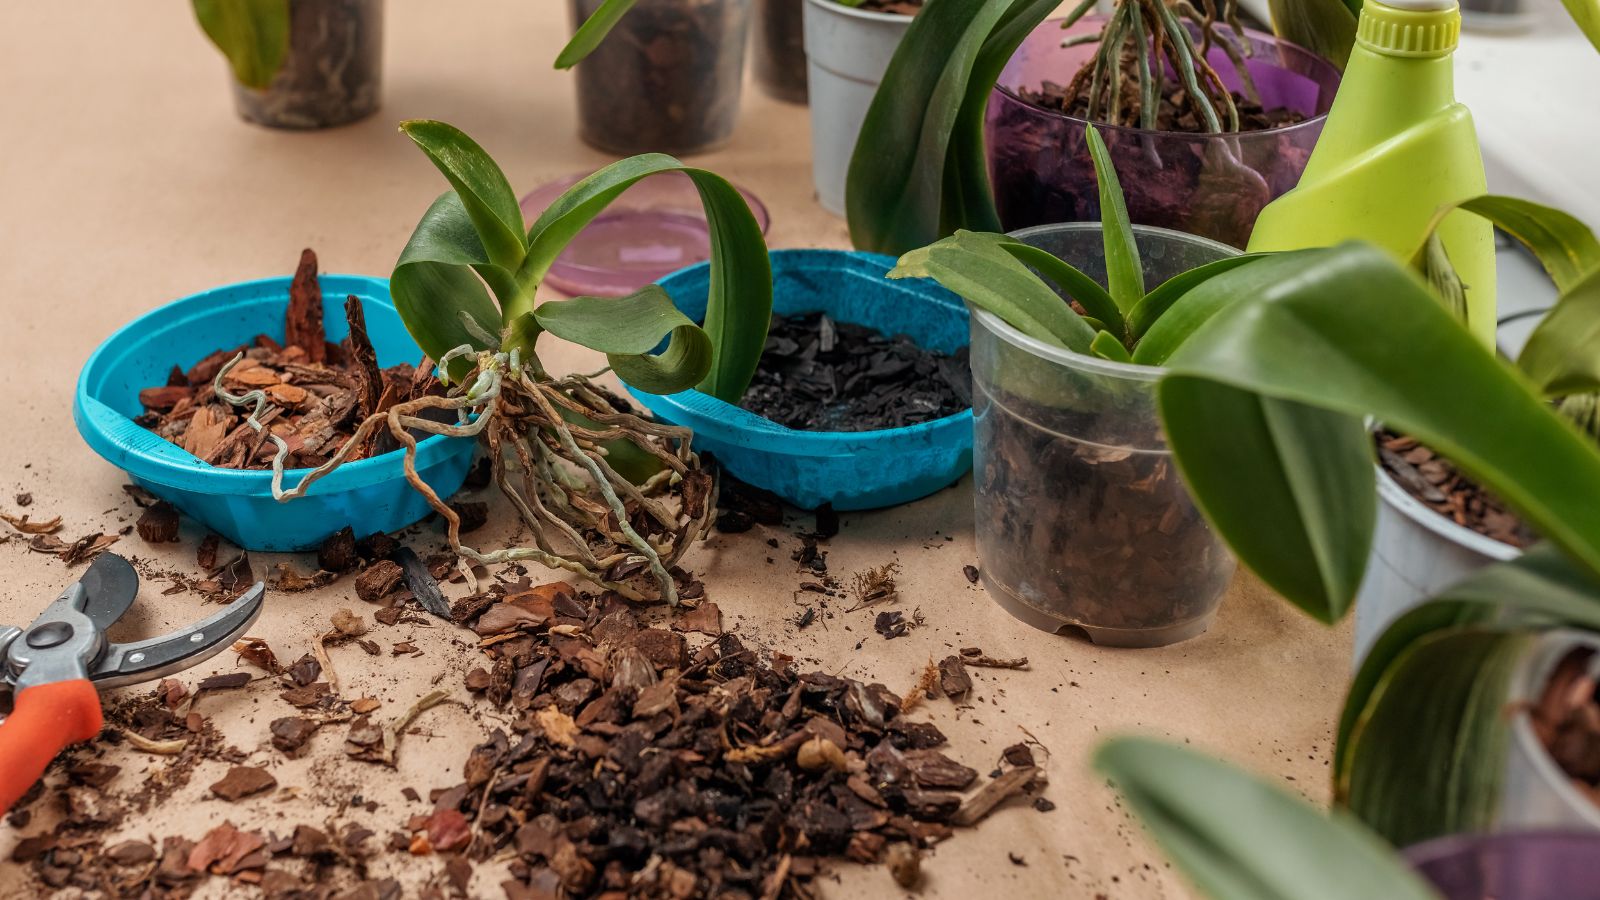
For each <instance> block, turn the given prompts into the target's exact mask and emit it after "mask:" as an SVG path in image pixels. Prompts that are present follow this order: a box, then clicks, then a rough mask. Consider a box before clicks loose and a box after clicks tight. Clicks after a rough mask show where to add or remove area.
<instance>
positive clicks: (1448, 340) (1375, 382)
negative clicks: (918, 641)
mask: <svg viewBox="0 0 1600 900" xmlns="http://www.w3.org/2000/svg"><path fill="white" fill-rule="evenodd" d="M1264 273H1267V274H1273V275H1275V276H1276V278H1275V279H1267V283H1265V284H1262V276H1263V274H1264ZM1230 290H1235V291H1238V292H1239V299H1237V300H1236V301H1235V302H1233V303H1230V304H1229V305H1227V306H1225V307H1224V308H1223V309H1221V310H1220V311H1218V312H1217V313H1216V314H1215V315H1213V316H1212V317H1211V318H1210V320H1209V321H1208V322H1206V323H1205V324H1204V325H1202V326H1201V327H1200V328H1199V329H1198V330H1197V331H1195V333H1194V334H1193V335H1192V336H1191V337H1190V338H1189V340H1187V341H1185V342H1184V343H1183V345H1182V347H1181V348H1180V349H1179V350H1178V352H1177V353H1175V354H1173V356H1172V357H1171V358H1170V359H1169V360H1168V362H1167V368H1168V371H1169V372H1171V373H1172V376H1174V377H1171V378H1168V379H1166V380H1164V381H1163V383H1162V384H1161V386H1160V388H1159V393H1160V407H1161V412H1162V416H1163V422H1164V424H1165V425H1166V428H1167V436H1168V439H1169V441H1170V443H1171V445H1172V448H1173V451H1174V453H1175V454H1176V456H1177V458H1178V461H1179V464H1180V466H1181V467H1182V469H1183V473H1184V477H1185V480H1186V482H1187V483H1188V485H1189V487H1190V489H1191V491H1192V492H1193V493H1194V495H1195V497H1196V500H1197V502H1198V503H1199V505H1200V507H1201V508H1202V509H1204V510H1206V511H1207V513H1208V514H1215V513H1216V511H1217V510H1221V509H1225V508H1228V507H1229V506H1238V505H1239V504H1240V503H1241V501H1240V499H1239V497H1238V496H1230V495H1229V492H1237V491H1240V490H1243V489H1245V487H1247V486H1248V479H1249V473H1248V472H1244V473H1229V472H1225V471H1222V467H1224V466H1226V467H1229V468H1235V467H1238V468H1243V467H1240V465H1239V463H1238V462H1237V461H1234V460H1223V459H1220V458H1218V457H1217V456H1216V455H1215V454H1214V453H1212V452H1194V453H1191V441H1196V442H1198V445H1197V446H1198V447H1199V449H1200V451H1210V450H1211V449H1212V448H1211V447H1210V444H1212V443H1214V442H1215V440H1216V439H1215V438H1214V437H1207V436H1206V435H1205V434H1204V433H1203V432H1204V431H1206V430H1208V429H1216V430H1222V429H1218V428H1217V425H1216V424H1215V423H1214V422H1204V423H1202V422H1199V421H1198V420H1197V418H1196V417H1197V416H1198V415H1199V413H1197V412H1196V411H1195V410H1194V409H1192V408H1191V406H1192V405H1195V404H1197V403H1198V401H1197V399H1196V396H1195V395H1196V393H1197V392H1198V391H1197V389H1196V388H1195V386H1194V382H1197V381H1199V382H1215V383H1218V384H1222V385H1227V386H1230V387H1233V388H1236V389H1238V390H1241V391H1247V392H1252V393H1256V394H1260V395H1262V396H1264V397H1269V398H1273V399H1276V400H1284V401H1292V402H1295V403H1301V404H1306V405H1309V406H1316V407H1319V408H1322V409H1325V410H1328V411H1329V412H1334V413H1341V414H1343V415H1344V416H1346V417H1350V418H1356V417H1363V416H1369V415H1370V416H1373V417H1375V418H1376V419H1377V420H1379V421H1381V422H1383V423H1385V424H1386V425H1387V426H1389V427H1391V428H1393V429H1395V430H1397V431H1400V432H1402V433H1404V434H1408V435H1410V436H1412V437H1414V438H1416V439H1417V440H1419V441H1421V442H1422V443H1423V444H1425V445H1427V446H1429V447H1431V448H1432V449H1433V450H1435V451H1436V452H1438V453H1439V454H1441V455H1442V456H1444V457H1446V458H1448V459H1450V460H1451V461H1453V462H1454V463H1455V464H1456V465H1457V466H1458V467H1459V468H1460V469H1461V470H1462V471H1463V472H1464V473H1465V474H1466V475H1467V476H1468V477H1470V478H1472V479H1473V480H1474V481H1476V482H1477V483H1479V484H1480V485H1482V486H1483V487H1484V488H1486V489H1488V490H1489V491H1491V492H1493V493H1494V494H1495V495H1497V496H1499V497H1500V498H1501V499H1502V500H1503V501H1504V502H1505V503H1506V504H1507V505H1509V506H1510V507H1511V508H1512V509H1514V510H1516V511H1517V512H1518V513H1520V514H1521V515H1522V517H1523V518H1524V520H1525V521H1526V522H1527V523H1528V524H1529V525H1530V526H1531V527H1532V528H1533V529H1534V530H1535V531H1537V532H1539V533H1540V534H1542V535H1544V536H1546V537H1548V538H1549V539H1550V540H1552V541H1554V542H1556V543H1557V544H1559V545H1560V546H1561V547H1563V548H1564V549H1565V550H1567V552H1569V553H1571V554H1572V555H1573V557H1574V558H1575V559H1576V560H1578V561H1579V562H1580V563H1581V564H1582V565H1583V566H1585V567H1586V568H1588V569H1589V570H1590V571H1591V572H1597V573H1600V504H1596V503H1594V502H1593V498H1594V497H1600V448H1597V447H1596V446H1595V445H1594V444H1593V442H1591V441H1589V440H1588V439H1586V438H1585V437H1584V436H1583V435H1581V434H1580V433H1579V432H1578V431H1577V430H1576V429H1575V428H1573V427H1572V425H1570V424H1569V423H1567V422H1565V421H1563V420H1562V419H1561V418H1560V417H1558V416H1557V415H1556V414H1555V413H1554V412H1553V411H1552V410H1551V409H1550V408H1549V407H1548V405H1547V404H1545V403H1544V402H1543V400H1542V399H1541V398H1540V397H1539V396H1538V395H1537V394H1536V393H1534V391H1533V390H1532V389H1531V387H1530V385H1529V384H1528V382H1527V381H1526V380H1525V379H1524V378H1523V377H1521V375H1520V373H1518V372H1516V371H1515V370H1514V369H1512V368H1510V367H1509V366H1507V365H1505V364H1504V363H1502V362H1500V361H1499V360H1497V359H1495V358H1494V357H1493V356H1492V355H1490V354H1489V353H1488V352H1487V351H1486V350H1485V349H1484V348H1483V347H1481V346H1480V345H1479V344H1478V343H1477V342H1476V341H1475V340H1473V338H1472V336H1471V335H1470V334H1469V333H1468V332H1467V331H1466V330H1465V329H1463V328H1461V327H1460V325H1458V324H1457V323H1456V322H1454V321H1453V320H1452V319H1451V318H1450V316H1449V314H1448V313H1446V312H1445V311H1444V310H1443V309H1442V308H1441V307H1440V306H1439V304H1438V302H1437V301H1435V300H1434V299H1433V297H1432V296H1431V295H1430V294H1429V293H1428V291H1427V288H1425V287H1424V286H1423V285H1422V283H1421V282H1420V281H1418V280H1417V278H1416V276H1414V275H1413V274H1411V273H1410V272H1408V271H1406V270H1405V269H1402V268H1401V267H1399V266H1398V265H1396V264H1395V263H1394V262H1392V261H1391V260H1390V259H1389V258H1388V257H1386V256H1385V255H1384V254H1383V253H1382V252H1381V251H1379V250H1377V249H1376V248H1373V247H1370V246H1367V245H1362V244H1345V245H1341V246H1339V247H1335V248H1330V249H1324V250H1315V251H1309V252H1307V253H1304V254H1297V255H1295V256H1293V257H1289V256H1285V257H1269V258H1268V259H1264V260H1261V261H1258V262H1257V263H1255V264H1252V265H1249V266H1244V267H1242V268H1239V269H1235V270H1233V271H1231V272H1226V273H1224V274H1222V275H1219V276H1217V277H1216V278H1213V279H1211V280H1210V281H1207V282H1206V283H1205V284H1203V285H1202V286H1201V287H1200V288H1198V289H1197V291H1196V292H1206V291H1230ZM1252 292H1253V293H1252ZM1374 323H1381V327H1375V325H1374ZM1463 398H1470V402H1465V401H1464V400H1463ZM1237 405H1238V404H1237V403H1234V404H1231V407H1236V406H1237ZM1231 407H1230V408H1231ZM1236 418H1237V419H1238V421H1236V422H1235V423H1234V424H1233V425H1232V426H1231V427H1234V428H1246V427H1247V428H1250V429H1251V431H1250V432H1247V433H1239V432H1235V434H1234V436H1235V438H1236V440H1237V441H1239V442H1240V443H1241V444H1243V445H1245V446H1250V447H1253V448H1258V449H1259V451H1260V452H1261V453H1266V452H1267V450H1268V448H1270V446H1271V444H1272V443H1273V442H1274V441H1276V442H1277V443H1279V444H1280V445H1283V446H1285V447H1290V448H1296V449H1294V450H1293V452H1294V453H1298V454H1307V455H1306V456H1305V457H1304V459H1316V458H1319V457H1327V456H1329V454H1332V453H1333V452H1335V451H1336V450H1338V448H1340V447H1343V448H1344V449H1343V450H1342V451H1340V453H1341V456H1340V459H1339V461H1338V462H1336V463H1330V462H1328V461H1327V460H1326V459H1324V460H1323V461H1322V462H1320V463H1318V464H1319V465H1333V466H1336V469H1334V470H1332V471H1331V472H1330V473H1329V474H1327V475H1325V476H1324V479H1323V480H1320V481H1319V480H1318V479H1315V478H1302V479H1301V480H1299V481H1298V482H1297V491H1304V490H1309V489H1314V490H1316V491H1317V492H1319V493H1320V492H1323V491H1324V490H1326V491H1328V492H1331V491H1336V490H1349V489H1350V488H1351V486H1352V485H1353V475H1352V474H1351V473H1353V472H1354V471H1355V467H1356V465H1357V462H1356V453H1357V450H1356V446H1355V444H1354V442H1353V441H1352V440H1348V439H1346V440H1345V441H1343V442H1342V443H1340V444H1339V445H1338V446H1337V447H1328V448H1325V449H1317V448H1314V447H1309V446H1308V442H1307V441H1305V440H1304V439H1296V440H1295V441H1294V442H1293V443H1291V442H1289V441H1287V440H1286V439H1285V436H1284V432H1283V431H1281V430H1278V429H1279V428H1280V426H1283V425H1293V424H1294V423H1293V422H1292V421H1285V420H1279V419H1274V418H1272V417H1270V416H1262V417H1261V420H1260V421H1259V422H1257V423H1256V424H1254V425H1251V424H1250V423H1249V421H1248V419H1247V418H1246V417H1245V416H1243V415H1239V416H1237V417H1236ZM1313 424H1314V425H1315V426H1316V427H1317V428H1318V429H1321V430H1330V427H1331V426H1330V423H1329V422H1326V421H1324V422H1317V421H1316V420H1313ZM1344 427H1345V429H1346V431H1347V432H1348V428H1349V426H1344ZM1334 433H1338V432H1337V430H1334ZM1312 453H1315V454H1316V455H1315V456H1311V455H1309V454H1312ZM1370 453H1371V450H1370V449H1367V450H1365V451H1363V452H1362V453H1361V454H1360V455H1361V458H1362V459H1363V460H1364V459H1366V458H1367V456H1368V454H1370ZM1345 456H1348V457H1349V458H1348V459H1344V458H1343V457H1345ZM1303 461H1304V460H1302V462H1303ZM1294 462H1295V461H1294V458H1293V457H1292V456H1288V457H1285V465H1289V464H1293V463H1294ZM1255 464H1256V465H1259V459H1258V460H1257V461H1256V463H1255ZM1283 470H1284V466H1278V467H1275V468H1268V469H1264V470H1262V486H1263V489H1267V490H1280V489H1281V485H1280V484H1277V483H1276V482H1281V481H1282V480H1283V479H1282V476H1281V475H1280V474H1279V473H1280V472H1281V471H1283ZM1336 476H1337V477H1336ZM1370 483H1371V482H1370V479H1369V481H1368V486H1367V487H1365V488H1364V489H1363V492H1365V491H1370V490H1371V489H1372V488H1371V487H1370ZM1319 485H1320V487H1319ZM1243 496H1249V495H1248V494H1244V495H1243ZM1295 497H1296V500H1297V501H1298V504H1299V506H1300V507H1301V508H1303V509H1305V510H1306V516H1304V517H1297V516H1295V515H1294V514H1293V509H1291V508H1288V507H1287V506H1285V505H1279V506H1261V505H1258V506H1257V507H1256V508H1255V514H1254V515H1253V516H1252V517H1251V518H1250V519H1248V520H1246V519H1244V518H1243V517H1242V516H1240V517H1220V516H1219V518H1218V519H1217V520H1216V521H1217V524H1218V527H1219V530H1221V531H1222V533H1223V535H1224V536H1225V537H1226V538H1227V540H1228V541H1229V543H1231V544H1233V545H1234V547H1235V549H1236V550H1237V551H1238V552H1239V555H1240V558H1241V559H1242V560H1243V561H1244V562H1245V563H1246V564H1247V565H1249V566H1250V567H1251V568H1253V569H1255V570H1256V571H1257V572H1258V573H1261V574H1262V575H1263V577H1264V578H1267V580H1268V581H1269V583H1271V584H1272V585H1273V587H1274V588H1276V589H1277V590H1278V591H1279V592H1280V593H1283V594H1284V595H1285V596H1286V597H1288V598H1289V599H1290V600H1291V601H1292V602H1294V603H1295V604H1296V605H1299V606H1301V607H1302V608H1304V609H1307V610H1308V611H1311V612H1312V613H1313V614H1319V613H1321V612H1337V611H1338V610H1339V609H1341V608H1342V605H1343V603H1344V602H1345V600H1344V598H1339V597H1333V596H1330V594H1331V592H1332V591H1334V590H1341V591H1342V590H1343V589H1344V586H1348V587H1349V589H1351V590H1353V589H1354V587H1355V585H1356V584H1357V583H1358V581H1359V571H1358V570H1357V567H1356V566H1355V564H1354V561H1355V560H1356V559H1358V558H1360V557H1361V556H1362V555H1364V554H1365V552H1366V550H1367V547H1366V544H1365V543H1364V542H1361V541H1360V536H1361V535H1362V534H1364V533H1365V532H1364V529H1363V530H1358V529H1357V528H1356V527H1355V517H1354V514H1353V513H1354V510H1355V509H1356V507H1355V506H1352V505H1349V504H1351V502H1352V501H1348V500H1347V501H1344V502H1343V503H1341V502H1340V501H1339V500H1338V498H1336V497H1332V496H1323V497H1320V498H1319V499H1317V500H1316V501H1315V502H1310V501H1309V500H1308V499H1307V497H1306V496H1305V495H1304V493H1299V492H1297V493H1296V494H1295ZM1370 502H1371V501H1370V500H1369V499H1368V500H1363V502H1362V504H1361V506H1362V507H1363V508H1364V507H1365V506H1366V504H1368V503H1370ZM1341 508H1342V509H1344V511H1345V513H1346V515H1345V516H1344V519H1345V521H1341V522H1337V523H1335V527H1334V529H1333V531H1331V532H1330V534H1331V536H1332V537H1334V538H1338V539H1339V540H1341V541H1345V542H1348V541H1356V542H1357V544H1358V545H1350V544H1348V543H1345V544H1343V545H1336V546H1329V547H1327V548H1325V550H1324V551H1323V552H1319V553H1307V554H1302V555H1299V556H1298V557H1295V558H1270V557H1268V556H1267V555H1265V554H1264V552H1263V548H1265V547H1272V546H1275V545H1277V539H1276V538H1275V537H1274V533H1275V532H1277V533H1281V532H1295V531H1299V532H1304V533H1306V534H1308V535H1311V534H1312V529H1313V528H1316V527H1319V526H1316V525H1314V524H1313V523H1312V522H1310V521H1309V519H1310V518H1311V517H1313V516H1323V515H1328V514H1329V513H1328V512H1327V511H1328V510H1339V509H1341ZM1297 518H1299V520H1298V521H1297ZM1269 573H1272V574H1271V575H1270V577H1269ZM1318 585H1321V586H1323V588H1322V589H1321V590H1315V589H1314V588H1315V587H1316V586H1318Z"/></svg>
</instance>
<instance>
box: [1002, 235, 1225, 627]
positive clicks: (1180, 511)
mask: <svg viewBox="0 0 1600 900" xmlns="http://www.w3.org/2000/svg"><path fill="white" fill-rule="evenodd" d="M1134 234H1135V236H1136V238H1137V240H1138V243H1139V251H1140V255H1141V257H1142V258H1143V260H1144V272H1145V279H1146V281H1147V283H1148V285H1150V286H1152V287H1153V286H1154V285H1156V284H1159V283H1160V282H1162V281H1164V280H1165V279H1167V278H1170V277H1172V276H1173V275H1176V274H1178V273H1180V272H1183V271H1186V270H1188V269H1191V268H1193V267H1195V266H1198V265H1200V264H1202V263H1206V262H1209V261H1211V260H1215V259H1220V258H1222V257H1224V256H1231V255H1234V253H1235V252H1236V251H1234V250H1233V249H1232V248H1229V247H1226V246H1223V245H1222V244H1218V243H1216V242H1214V241H1209V240H1206V239H1204V238H1197V237H1193V236H1191V235H1186V234H1179V233H1177V232H1171V231H1166V230H1163V229H1159V228H1148V227H1143V226H1135V228H1134ZM1015 236H1016V237H1017V238H1019V239H1021V240H1023V241H1026V242H1027V243H1029V244H1032V245H1034V246H1037V247H1041V248H1043V249H1045V250H1048V251H1050V252H1051V253H1054V254H1055V255H1057V256H1059V257H1061V258H1062V259H1064V260H1066V261H1067V262H1069V263H1072V264H1073V265H1074V266H1077V267H1078V268H1079V269H1082V270H1083V271H1084V272H1085V273H1087V274H1088V275H1090V276H1091V277H1093V278H1095V279H1097V280H1100V281H1101V282H1102V283H1104V280H1105V260H1104V257H1103V256H1102V253H1101V236H1100V225H1099V223H1087V222H1085V223H1075V224H1068V225H1048V226H1042V227H1039V228H1030V229H1025V230H1022V231H1019V232H1016V233H1015ZM971 346H972V382H973V392H972V394H973V397H972V406H973V409H972V412H973V417H974V428H975V433H974V441H973V478H974V490H973V493H974V499H975V505H976V512H977V527H976V536H977V544H978V557H979V571H980V572H981V573H982V576H983V580H984V586H985V587H986V588H987V589H988V591H989V594H990V596H992V597H994V598H995V600H996V601H997V602H999V604H1000V605H1001V606H1002V607H1004V608H1005V610H1006V611H1007V612H1009V613H1011V614H1012V615H1014V616H1016V617H1017V618H1019V619H1021V620H1022V621H1024V622H1026V623H1028V624H1029V625H1032V626H1034V627H1036V628H1041V629H1044V630H1046V631H1053V632H1057V633H1061V632H1072V633H1078V634H1081V635H1083V636H1085V637H1087V638H1088V639H1089V640H1092V641H1094V642H1095V643H1097V644H1103V645H1107V646H1116V647H1156V646H1161V645H1164V644H1171V643H1174V642H1177V641H1181V640H1186V639H1188V638H1191V637H1194V636H1195V635H1197V634H1200V633H1201V632H1203V631H1205V630H1206V627H1207V626H1208V625H1210V623H1211V619H1212V617H1213V616H1214V615H1215V614H1216V610H1217V606H1218V604H1219V603H1220V602H1221V600H1222V594H1223V592H1224V591H1225V590H1226V588H1227V586H1228V582H1229V580H1230V579H1231V578H1232V577H1233V571H1234V566H1235V563H1234V559H1233V556H1232V554H1231V553H1229V552H1228V549H1227V547H1226V545H1225V544H1224V543H1223V541H1222V539H1221V538H1220V537H1219V536H1218V535H1216V534H1215V533H1214V532H1213V531H1212V529H1211V526H1210V524H1209V523H1207V522H1206V520H1205V519H1204V517H1202V516H1201V514H1200V511H1199V510H1198V509H1196V508H1195V505H1194V501H1193V499H1192V498H1191V497H1190V496H1189V492H1188V490H1187V489H1186V488H1185V487H1184V485H1183V482H1182V479H1181V478H1180V477H1179V475H1178V470H1177V467H1176V465H1175V464H1174V463H1173V460H1172V454H1171V451H1170V450H1169V449H1168V448H1167V443H1166V438H1165V436H1164V435H1163V434H1162V432H1161V424H1160V420H1159V417H1158V416H1157V413H1156V405H1155V387H1156V382H1157V381H1159V380H1160V378H1161V375H1162V370H1160V369H1158V368H1152V367H1149V366H1135V365H1128V364H1123V363H1114V362H1109V361H1107V360H1102V359H1098V358H1093V357H1088V356H1082V355H1079V354H1077V353H1072V352H1070V351H1067V350H1063V349H1060V348H1057V347H1052V346H1050V345H1047V344H1044V343H1042V342H1040V341H1037V340H1034V339H1033V338H1030V337H1028V336H1027V335H1024V334H1022V333H1021V332H1019V331H1017V330H1016V329H1014V328H1012V327H1011V326H1009V325H1007V324H1005V323H1004V322H1003V321H1001V320H1000V319H999V318H997V317H995V316H993V315H990V314H989V313H986V312H983V311H982V310H977V309H974V310H972V345H971Z"/></svg>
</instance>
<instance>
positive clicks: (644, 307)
mask: <svg viewBox="0 0 1600 900" xmlns="http://www.w3.org/2000/svg"><path fill="white" fill-rule="evenodd" d="M533 317H534V319H535V320H536V321H537V322H538V323H539V325H540V327H542V328H543V329H544V330H546V331H548V332H550V333H551V334H553V335H555V336H556V337H558V338H562V339H564V340H568V341H571V342H572V343H574V344H578V345H580V346H584V347H588V348H590V349H591V350H598V351H600V352H601V353H604V354H605V355H606V361H607V363H608V364H609V365H610V366H611V368H612V370H613V371H614V372H616V373H617V377H619V378H621V379H622V380H623V381H626V382H627V383H628V384H631V385H633V386H634V387H636V388H638V389H639V390H641V391H645V392H646V393H651V394H674V393H677V392H678V391H684V390H688V389H689V388H692V387H694V386H695V385H696V384H698V383H700V381H701V379H703V378H705V375H706V373H707V372H708V371H710V369H711V355H712V347H711V339H710V338H709V337H707V336H706V333H705V332H704V331H702V330H701V329H700V326H698V325H696V324H695V323H694V322H693V321H691V320H690V319H689V317H688V316H685V315H684V314H683V313H681V312H679V311H678V308H677V307H676V306H674V305H673V304H672V298H671V297H669V296H667V292H666V291H665V290H663V289H662V288H661V287H660V285H654V284H648V285H645V286H644V287H643V288H640V289H639V290H638V291H635V292H634V293H632V294H629V295H628V296H626V297H615V298H608V297H574V298H572V299H571V300H547V301H545V302H544V303H542V304H540V305H539V307H538V308H537V309H535V310H534V311H533ZM669 336H670V337H671V340H670V341H669V343H668V345H667V348H666V349H665V350H664V351H663V352H662V353H660V354H659V355H656V354H652V352H651V351H653V350H654V349H655V348H656V346H657V345H659V344H660V343H661V341H662V339H663V338H667V337H669Z"/></svg>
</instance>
